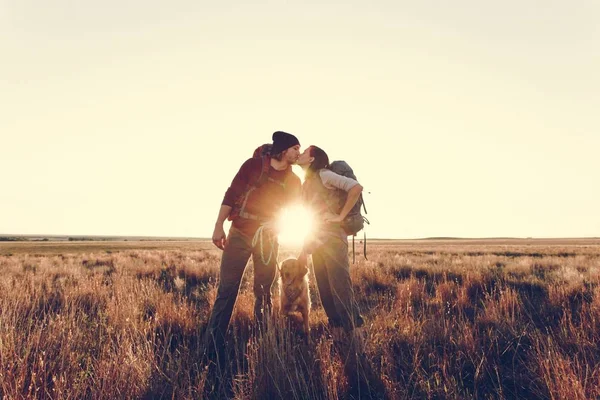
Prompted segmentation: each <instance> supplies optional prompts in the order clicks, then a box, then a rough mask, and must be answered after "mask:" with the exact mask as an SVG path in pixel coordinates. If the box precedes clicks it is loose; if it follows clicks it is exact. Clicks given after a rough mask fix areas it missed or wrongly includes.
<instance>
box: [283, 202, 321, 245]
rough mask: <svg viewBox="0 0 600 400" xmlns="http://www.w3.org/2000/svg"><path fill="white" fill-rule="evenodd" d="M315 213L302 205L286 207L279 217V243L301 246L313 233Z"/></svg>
mask: <svg viewBox="0 0 600 400" xmlns="http://www.w3.org/2000/svg"><path fill="white" fill-rule="evenodd" d="M313 220H314V216H313V214H312V213H311V212H310V211H309V210H307V209H306V208H304V207H302V206H294V207H290V208H286V209H284V210H283V211H282V212H281V213H280V214H279V218H278V219H277V228H278V230H279V235H278V237H279V243H280V244H281V245H284V246H294V247H300V246H302V244H303V243H304V239H305V238H306V237H307V236H308V235H310V234H311V233H312V230H313V226H314V221H313Z"/></svg>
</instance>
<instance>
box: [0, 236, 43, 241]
mask: <svg viewBox="0 0 600 400" xmlns="http://www.w3.org/2000/svg"><path fill="white" fill-rule="evenodd" d="M31 241H36V242H47V241H48V238H43V239H28V238H24V237H17V236H0V242H31Z"/></svg>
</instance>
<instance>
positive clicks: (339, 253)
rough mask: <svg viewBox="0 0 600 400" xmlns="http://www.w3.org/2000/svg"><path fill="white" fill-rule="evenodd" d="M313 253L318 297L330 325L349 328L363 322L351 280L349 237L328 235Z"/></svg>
mask: <svg viewBox="0 0 600 400" xmlns="http://www.w3.org/2000/svg"><path fill="white" fill-rule="evenodd" d="M324 238H325V241H324V243H323V244H321V245H319V247H317V248H316V249H315V250H314V251H313V253H312V260H313V268H314V273H315V280H316V282H317V288H318V290H319V297H320V298H321V303H322V304H323V308H324V309H325V313H326V314H327V317H328V318H329V324H330V325H331V326H335V327H343V328H344V329H345V330H347V331H350V330H352V329H354V328H358V327H360V326H362V325H363V323H364V321H363V318H362V316H361V315H360V313H359V309H358V304H357V303H356V301H355V297H354V291H353V289H352V282H351V280H350V263H349V261H348V240H347V239H346V238H345V237H344V236H343V235H342V234H339V233H338V234H335V233H332V234H327V235H326V236H324Z"/></svg>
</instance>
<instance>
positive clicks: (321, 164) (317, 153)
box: [306, 145, 329, 177]
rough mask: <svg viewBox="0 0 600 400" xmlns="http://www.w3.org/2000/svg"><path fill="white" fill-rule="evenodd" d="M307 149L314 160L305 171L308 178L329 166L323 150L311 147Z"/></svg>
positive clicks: (327, 157)
mask: <svg viewBox="0 0 600 400" xmlns="http://www.w3.org/2000/svg"><path fill="white" fill-rule="evenodd" d="M309 148H310V151H309V152H308V154H310V156H311V157H314V158H315V159H314V160H313V162H312V163H310V165H309V166H308V169H307V170H306V175H307V176H309V177H310V176H312V175H313V174H314V173H315V172H318V171H319V170H320V169H323V168H327V167H328V166H329V156H328V155H327V153H325V150H323V149H321V148H320V147H317V146H312V145H311V146H310V147H309Z"/></svg>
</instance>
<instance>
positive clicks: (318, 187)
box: [296, 146, 364, 332]
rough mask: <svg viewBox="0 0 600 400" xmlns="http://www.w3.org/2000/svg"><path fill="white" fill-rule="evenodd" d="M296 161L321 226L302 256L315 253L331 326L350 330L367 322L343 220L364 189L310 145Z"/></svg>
mask: <svg viewBox="0 0 600 400" xmlns="http://www.w3.org/2000/svg"><path fill="white" fill-rule="evenodd" d="M296 163H297V164H298V165H299V166H300V167H302V169H303V170H304V173H305V179H304V183H303V185H302V198H303V201H304V204H305V206H306V207H309V208H311V209H312V210H313V212H314V214H315V217H316V218H315V219H316V221H317V227H316V229H315V233H314V235H313V237H311V238H310V239H309V240H307V241H306V242H305V244H304V248H303V250H302V253H301V254H300V257H299V259H300V260H301V262H303V263H306V256H307V255H308V254H312V261H313V268H314V274H315V279H316V282H317V288H318V290H319V296H320V298H321V303H322V304H323V308H324V309H325V313H326V314H327V317H328V319H329V325H330V326H331V327H341V328H344V330H345V331H346V332H350V331H352V330H354V328H358V327H360V326H362V325H363V324H364V321H363V318H362V316H361V315H360V313H359V310H358V305H357V304H356V301H355V299H354V291H353V290H352V282H351V280H350V263H349V260H348V236H347V234H346V233H345V232H344V230H343V229H342V227H341V222H342V221H343V220H344V218H345V217H346V215H348V213H349V212H350V210H351V209H352V207H353V206H354V204H355V203H356V202H357V201H358V199H359V197H360V194H361V192H362V190H363V188H362V186H361V185H360V184H359V183H358V182H357V181H355V180H354V179H351V178H347V177H344V176H341V175H338V174H336V173H335V172H333V171H331V170H329V169H328V168H327V167H328V165H329V157H328V156H327V153H325V151H323V150H322V149H320V148H319V147H317V146H310V147H308V148H307V149H306V150H305V151H304V152H303V153H302V154H301V155H300V157H299V158H298V160H297V161H296Z"/></svg>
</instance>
